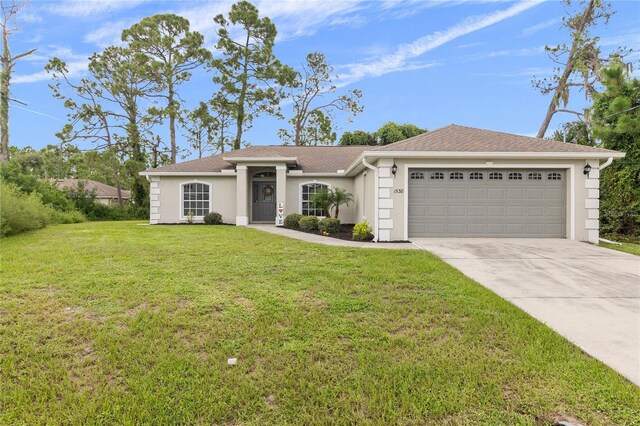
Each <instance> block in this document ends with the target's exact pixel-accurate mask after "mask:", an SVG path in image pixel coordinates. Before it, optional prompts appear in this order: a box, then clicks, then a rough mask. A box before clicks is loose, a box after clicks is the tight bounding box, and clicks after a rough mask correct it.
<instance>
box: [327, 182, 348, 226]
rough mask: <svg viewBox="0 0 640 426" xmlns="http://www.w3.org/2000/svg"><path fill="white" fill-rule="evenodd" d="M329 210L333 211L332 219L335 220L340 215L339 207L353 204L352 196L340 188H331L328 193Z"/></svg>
mask: <svg viewBox="0 0 640 426" xmlns="http://www.w3.org/2000/svg"><path fill="white" fill-rule="evenodd" d="M328 198H329V208H330V209H335V211H334V217H335V218H336V219H337V218H338V215H339V214H340V206H343V205H344V206H347V207H348V206H349V203H353V195H352V194H351V193H350V192H347V191H346V190H345V189H342V188H333V189H331V191H329V196H328Z"/></svg>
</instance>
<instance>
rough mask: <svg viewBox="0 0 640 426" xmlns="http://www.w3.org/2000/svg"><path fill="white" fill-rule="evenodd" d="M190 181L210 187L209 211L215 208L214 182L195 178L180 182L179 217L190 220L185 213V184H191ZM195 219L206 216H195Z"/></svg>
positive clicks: (182, 219) (201, 218)
mask: <svg viewBox="0 0 640 426" xmlns="http://www.w3.org/2000/svg"><path fill="white" fill-rule="evenodd" d="M190 183H199V184H202V185H207V186H208V187H209V213H211V212H212V211H214V210H213V184H212V183H209V182H203V181H199V180H198V179H193V180H190V181H187V182H181V183H180V191H179V192H180V195H179V198H178V208H179V209H180V210H179V217H180V220H181V221H186V220H189V218H188V217H187V216H185V215H184V201H185V200H184V186H185V185H189V184H190ZM193 219H194V220H203V219H204V216H193Z"/></svg>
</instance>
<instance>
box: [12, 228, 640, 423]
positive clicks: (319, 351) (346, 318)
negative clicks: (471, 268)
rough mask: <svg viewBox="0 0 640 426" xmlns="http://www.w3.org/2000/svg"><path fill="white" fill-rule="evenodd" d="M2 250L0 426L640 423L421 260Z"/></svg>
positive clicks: (159, 249) (451, 274)
mask: <svg viewBox="0 0 640 426" xmlns="http://www.w3.org/2000/svg"><path fill="white" fill-rule="evenodd" d="M0 244H1V253H2V264H1V267H2V271H1V275H0V424H34V423H45V422H47V423H49V424H140V423H153V424H193V423H195V424H256V425H262V424H285V423H289V424H354V423H364V424H367V423H370V424H438V425H440V424H480V423H485V424H532V425H534V424H546V423H550V422H553V421H554V420H555V419H556V418H559V417H563V416H570V417H572V418H577V419H580V420H581V421H583V422H585V423H587V424H589V425H600V424H613V423H617V424H638V419H640V392H639V391H638V388H637V387H636V386H634V385H633V384H631V383H630V382H628V381H627V380H625V379H624V378H622V377H621V376H619V375H618V374H617V373H615V372H614V371H612V370H611V369H609V368H608V367H606V366H604V365H603V364H601V363H600V362H598V361H596V360H594V359H592V358H590V357H589V356H587V355H585V354H584V353H582V352H581V351H580V350H579V349H578V348H576V347H574V346H573V345H571V344H570V343H569V342H567V341H566V340H565V339H563V338H561V337H560V336H559V335H557V334H556V333H554V332H553V331H551V330H550V329H549V328H547V327H546V326H544V325H542V324H540V323H538V322H537V321H535V320H533V319H532V318H530V317H529V316H528V315H526V314H525V313H523V312H521V311H520V310H518V309H517V308H515V307H514V306H512V305H511V304H509V303H507V302H505V301H503V300H502V299H500V298H499V297H497V296H495V295H494V294H493V293H491V292H489V291H488V290H485V289H484V288H483V287H481V286H480V285H478V284H476V283H474V282H473V281H471V280H470V279H468V278H466V277H465V276H463V275H462V274H461V273H460V272H458V271H457V270H455V269H453V268H451V267H449V266H447V265H446V264H444V263H443V262H441V261H440V260H439V259H437V258H436V257H434V256H431V255H429V254H428V253H425V252H422V251H417V250H416V251H410V250H406V251H388V250H376V249H369V250H364V249H348V248H335V247H328V246H321V245H312V244H307V243H303V242H300V241H295V240H291V239H286V238H281V237H277V236H274V235H270V234H266V233H262V232H260V231H256V230H252V229H246V228H236V227H230V226H218V227H213V226H211V227H208V226H139V225H137V224H136V223H132V222H125V223H86V224H77V225H62V226H52V227H50V228H47V229H45V230H42V231H37V232H34V233H31V234H27V235H22V236H18V237H11V238H8V239H5V240H2V241H0ZM231 357H237V358H238V364H237V365H235V366H228V365H227V359H228V358H231Z"/></svg>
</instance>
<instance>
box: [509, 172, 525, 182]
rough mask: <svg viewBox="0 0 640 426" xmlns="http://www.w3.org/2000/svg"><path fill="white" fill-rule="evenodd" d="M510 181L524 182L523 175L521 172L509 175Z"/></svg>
mask: <svg viewBox="0 0 640 426" xmlns="http://www.w3.org/2000/svg"><path fill="white" fill-rule="evenodd" d="M509 180H522V173H520V172H511V173H509Z"/></svg>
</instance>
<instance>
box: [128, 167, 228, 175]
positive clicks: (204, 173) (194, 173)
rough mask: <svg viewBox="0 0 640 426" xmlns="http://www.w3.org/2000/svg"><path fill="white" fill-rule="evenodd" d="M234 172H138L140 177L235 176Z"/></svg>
mask: <svg viewBox="0 0 640 426" xmlns="http://www.w3.org/2000/svg"><path fill="white" fill-rule="evenodd" d="M235 175H236V173H235V170H231V169H225V170H224V171H222V172H140V176H235Z"/></svg>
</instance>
